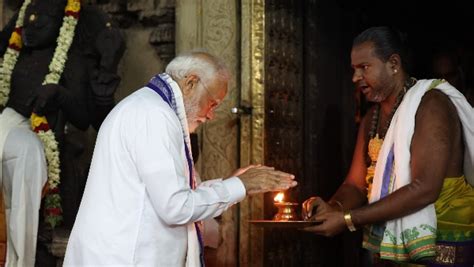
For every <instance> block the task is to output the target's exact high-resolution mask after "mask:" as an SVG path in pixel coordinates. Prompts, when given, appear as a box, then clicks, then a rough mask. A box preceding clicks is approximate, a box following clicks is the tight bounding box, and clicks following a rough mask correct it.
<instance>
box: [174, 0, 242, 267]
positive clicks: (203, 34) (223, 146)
mask: <svg viewBox="0 0 474 267" xmlns="http://www.w3.org/2000/svg"><path fill="white" fill-rule="evenodd" d="M237 8H238V6H237V1H222V0H206V1H202V0H198V1H196V0H178V1H177V2H176V18H177V20H176V21H177V24H176V45H177V52H184V51H187V50H191V49H196V48H203V49H205V50H207V51H209V52H211V53H212V54H214V55H216V56H218V57H220V58H222V59H223V60H224V62H225V63H226V65H227V66H228V68H229V69H230V71H231V73H232V75H233V78H232V80H231V82H230V83H229V91H228V94H227V96H226V98H225V100H224V102H223V103H222V104H221V105H220V107H219V108H218V109H217V110H216V118H214V119H213V120H212V121H210V122H207V123H206V124H204V125H203V126H202V127H201V128H200V129H198V134H199V143H200V150H201V151H200V156H199V161H198V163H197V165H196V167H197V170H198V172H199V173H200V176H201V178H202V179H203V180H207V179H213V178H217V177H224V178H225V177H227V176H228V175H230V173H231V171H233V170H235V169H236V168H237V160H238V157H237V156H238V155H237V150H238V149H237V129H238V128H237V123H238V118H237V117H235V116H233V115H232V114H231V113H230V108H231V107H233V106H235V105H236V103H237V99H238V95H239V89H238V88H239V79H238V77H239V65H238V64H239V58H238V51H239V49H238V47H237V45H238V36H239V33H238V25H237V23H238V21H237ZM236 212H237V210H236V207H232V208H231V209H230V210H228V211H226V212H224V213H223V214H222V216H219V217H218V219H217V222H218V225H219V231H218V232H219V236H218V237H217V240H218V242H217V243H218V246H217V248H215V250H214V251H213V252H214V253H212V254H213V255H215V256H214V257H212V258H207V265H209V266H236V265H237V247H236V245H237V232H238V231H237V216H236ZM208 255H209V254H208Z"/></svg>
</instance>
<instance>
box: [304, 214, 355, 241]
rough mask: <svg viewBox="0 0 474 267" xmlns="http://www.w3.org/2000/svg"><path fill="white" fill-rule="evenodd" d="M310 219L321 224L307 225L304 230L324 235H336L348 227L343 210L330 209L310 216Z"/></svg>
mask: <svg viewBox="0 0 474 267" xmlns="http://www.w3.org/2000/svg"><path fill="white" fill-rule="evenodd" d="M309 220H310V221H315V222H318V223H319V224H316V225H314V226H310V227H305V228H303V229H302V230H304V231H307V232H311V233H314V234H318V235H322V236H334V235H337V234H339V233H341V232H342V231H344V230H345V229H346V222H345V220H344V213H343V212H342V211H328V212H325V213H323V214H316V215H314V216H312V217H311V218H309Z"/></svg>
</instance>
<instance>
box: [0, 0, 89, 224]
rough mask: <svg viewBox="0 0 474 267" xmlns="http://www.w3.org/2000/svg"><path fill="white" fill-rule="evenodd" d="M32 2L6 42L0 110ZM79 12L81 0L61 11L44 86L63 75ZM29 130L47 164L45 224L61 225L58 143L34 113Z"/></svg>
mask: <svg viewBox="0 0 474 267" xmlns="http://www.w3.org/2000/svg"><path fill="white" fill-rule="evenodd" d="M30 2H31V0H25V2H23V5H22V6H21V8H20V11H19V13H18V19H17V20H16V24H15V30H14V31H13V33H12V35H11V37H10V40H9V42H8V48H7V50H6V52H5V55H4V57H3V66H2V68H1V69H0V106H5V104H6V103H7V101H8V95H9V93H10V86H11V75H12V72H13V69H14V68H15V64H16V62H17V59H18V56H19V55H20V50H21V48H22V47H23V42H22V40H21V31H22V28H23V21H24V18H25V11H26V7H27V6H28V5H29V4H30ZM80 9H81V2H80V0H68V1H67V4H66V8H65V11H64V17H63V24H62V26H61V28H60V30H59V36H58V39H57V40H56V42H57V46H56V49H55V51H54V55H53V58H52V60H51V62H50V64H49V73H48V74H47V75H46V77H45V79H44V81H43V83H42V84H43V85H45V84H58V82H59V80H60V78H61V75H62V73H63V71H64V65H65V64H66V61H67V53H68V51H69V48H70V47H71V44H72V41H73V39H74V32H75V29H76V25H77V21H78V18H79V11H80ZM30 122H31V128H32V130H33V131H35V132H36V134H37V135H38V137H39V138H40V140H41V141H42V143H43V146H44V150H45V156H46V161H47V163H48V182H47V184H46V185H45V189H46V190H45V191H46V196H45V200H44V201H45V202H44V205H45V220H46V222H47V223H49V224H50V225H51V227H53V228H54V227H55V226H56V225H58V224H59V223H60V222H61V221H62V208H61V197H60V195H59V189H58V185H59V183H60V176H59V174H60V171H61V170H60V162H59V150H58V142H57V141H56V139H55V136H54V133H53V131H52V130H51V129H50V127H49V124H48V121H47V119H46V117H44V116H39V115H37V114H35V113H34V112H33V113H32V114H31V117H30Z"/></svg>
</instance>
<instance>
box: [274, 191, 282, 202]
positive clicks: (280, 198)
mask: <svg viewBox="0 0 474 267" xmlns="http://www.w3.org/2000/svg"><path fill="white" fill-rule="evenodd" d="M284 198H285V194H283V192H280V193H278V194H277V195H276V196H275V198H274V199H273V200H275V202H280V203H281V202H283V199H284Z"/></svg>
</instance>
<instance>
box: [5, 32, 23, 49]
mask: <svg viewBox="0 0 474 267" xmlns="http://www.w3.org/2000/svg"><path fill="white" fill-rule="evenodd" d="M8 43H9V44H10V45H12V44H13V45H15V46H16V47H18V48H19V49H21V46H22V42H21V35H19V34H18V33H17V32H16V31H14V32H13V33H12V36H11V37H10V40H9V41H8Z"/></svg>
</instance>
